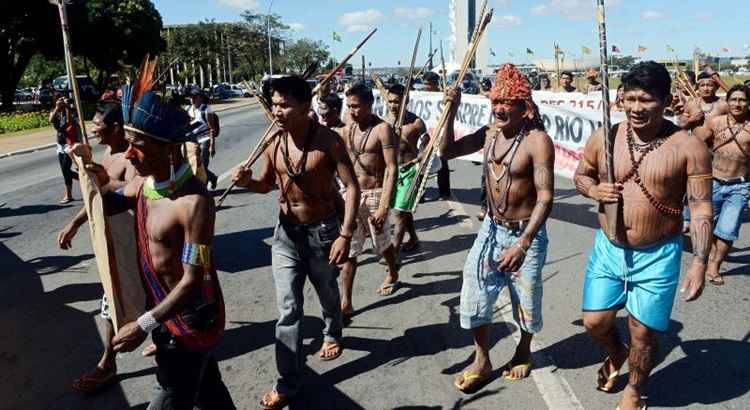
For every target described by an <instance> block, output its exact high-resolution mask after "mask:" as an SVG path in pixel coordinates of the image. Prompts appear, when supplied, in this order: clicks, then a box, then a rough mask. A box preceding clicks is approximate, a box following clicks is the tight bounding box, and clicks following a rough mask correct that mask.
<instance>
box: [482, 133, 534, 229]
mask: <svg viewBox="0 0 750 410" xmlns="http://www.w3.org/2000/svg"><path fill="white" fill-rule="evenodd" d="M499 133H500V131H499V130H495V133H494V134H493V135H492V142H491V143H490V147H489V149H487V150H485V152H484V166H485V167H487V168H489V172H485V174H487V176H488V177H490V175H491V176H492V179H494V180H495V184H494V185H495V192H497V194H498V195H499V198H498V199H499V200H500V205H496V204H495V201H494V200H493V199H492V194H489V195H487V203H488V208H489V210H490V215H493V216H497V215H503V214H504V213H505V208H506V207H507V205H508V194H509V193H510V187H511V184H512V180H511V174H510V172H509V170H510V167H511V164H512V163H513V159H514V158H515V156H516V152H518V147H520V146H521V140H522V139H523V137H524V136H525V135H526V133H527V132H526V127H525V126H524V127H522V128H521V130H520V131H519V132H518V134H517V135H516V136H515V138H513V142H512V143H511V145H510V147H508V149H507V150H505V152H504V153H503V155H502V156H501V157H500V158H499V159H498V158H497V157H496V156H495V148H496V144H497V135H498V134H499ZM506 158H507V159H506ZM493 163H500V165H501V166H502V167H503V170H502V173H501V174H500V176H498V175H497V173H496V172H495V167H494V165H493ZM503 178H505V192H503V191H502V189H501V186H500V181H501V180H502V179H503ZM496 213H497V215H496Z"/></svg>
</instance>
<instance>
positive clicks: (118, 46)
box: [0, 0, 164, 110]
mask: <svg viewBox="0 0 750 410" xmlns="http://www.w3.org/2000/svg"><path fill="white" fill-rule="evenodd" d="M67 12H68V18H69V28H70V37H71V44H72V49H73V54H75V55H76V57H78V60H77V61H79V62H83V63H84V64H86V63H88V62H90V63H91V64H92V65H93V66H94V67H95V68H96V69H97V72H98V73H99V75H100V78H99V81H100V82H101V80H102V79H104V78H106V76H108V74H111V73H113V72H116V71H119V70H121V69H122V68H124V67H127V66H130V65H137V64H139V63H140V61H141V60H142V59H143V56H144V55H145V54H146V53H151V54H157V53H159V52H160V51H161V50H163V49H164V42H163V41H162V40H161V37H160V32H161V28H162V20H161V16H160V15H159V12H158V11H157V10H156V8H155V7H154V5H153V3H152V2H151V1H150V0H73V1H71V2H69V4H68V5H67ZM38 54H40V55H42V56H43V57H44V58H45V59H47V60H53V61H54V60H58V61H59V60H62V59H63V46H62V33H61V29H60V20H59V17H58V12H57V7H56V6H53V5H52V4H50V3H49V1H48V0H24V1H3V2H2V5H0V55H2V56H5V57H4V58H0V94H2V107H0V108H2V109H4V110H12V109H13V98H14V95H15V88H16V87H17V85H18V83H19V81H20V80H21V77H22V76H23V74H24V72H25V70H26V68H27V66H28V65H29V63H30V62H31V61H32V58H34V56H35V55H38Z"/></svg>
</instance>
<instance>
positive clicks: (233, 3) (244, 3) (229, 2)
mask: <svg viewBox="0 0 750 410" xmlns="http://www.w3.org/2000/svg"><path fill="white" fill-rule="evenodd" d="M217 3H219V5H220V6H226V7H232V8H235V9H240V10H257V9H258V7H259V6H260V4H258V0H217Z"/></svg>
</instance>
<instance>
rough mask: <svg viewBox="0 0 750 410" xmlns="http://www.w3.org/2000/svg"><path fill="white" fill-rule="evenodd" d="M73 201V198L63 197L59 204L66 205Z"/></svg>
mask: <svg viewBox="0 0 750 410" xmlns="http://www.w3.org/2000/svg"><path fill="white" fill-rule="evenodd" d="M71 202H73V198H63V199H61V200H60V202H58V204H60V205H65V204H69V203H71Z"/></svg>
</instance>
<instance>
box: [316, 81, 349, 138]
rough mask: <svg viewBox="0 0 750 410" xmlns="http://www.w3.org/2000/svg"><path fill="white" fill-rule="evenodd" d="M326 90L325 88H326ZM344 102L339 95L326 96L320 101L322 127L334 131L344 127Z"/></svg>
mask: <svg viewBox="0 0 750 410" xmlns="http://www.w3.org/2000/svg"><path fill="white" fill-rule="evenodd" d="M324 88H325V87H324ZM342 106H343V101H341V97H339V96H338V95H337V94H333V93H331V94H326V95H324V96H322V97H320V99H319V100H318V115H319V117H320V118H319V121H320V124H321V125H325V126H326V127H328V128H331V129H332V130H334V131H338V129H340V128H342V127H343V126H344V122H343V121H341V108H342Z"/></svg>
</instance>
